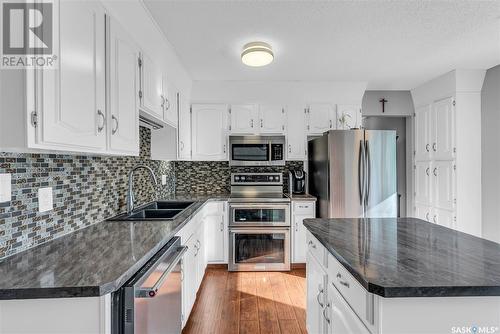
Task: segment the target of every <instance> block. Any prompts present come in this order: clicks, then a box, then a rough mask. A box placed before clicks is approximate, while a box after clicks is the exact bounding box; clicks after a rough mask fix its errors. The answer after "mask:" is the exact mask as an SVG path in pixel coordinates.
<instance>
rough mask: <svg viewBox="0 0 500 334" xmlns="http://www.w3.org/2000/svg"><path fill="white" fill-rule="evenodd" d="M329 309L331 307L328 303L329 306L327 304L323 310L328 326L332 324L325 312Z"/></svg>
mask: <svg viewBox="0 0 500 334" xmlns="http://www.w3.org/2000/svg"><path fill="white" fill-rule="evenodd" d="M329 307H330V303H327V304H326V307H325V308H324V309H323V318H325V320H326V322H327V323H328V324H330V322H331V321H330V319H328V317H327V316H326V313H325V312H326V310H327V309H328V308H329Z"/></svg>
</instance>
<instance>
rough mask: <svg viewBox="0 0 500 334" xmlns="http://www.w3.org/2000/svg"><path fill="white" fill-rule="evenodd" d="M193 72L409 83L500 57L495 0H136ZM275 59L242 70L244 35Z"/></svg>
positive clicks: (199, 75)
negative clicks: (270, 50)
mask: <svg viewBox="0 0 500 334" xmlns="http://www.w3.org/2000/svg"><path fill="white" fill-rule="evenodd" d="M144 1H145V3H146V6H147V7H148V8H149V10H150V11H151V13H152V15H153V17H154V18H155V20H156V21H157V22H158V24H159V26H160V28H161V29H162V30H163V32H164V33H165V35H166V37H167V39H168V40H169V41H170V43H171V44H172V45H173V47H174V48H175V50H176V52H177V53H178V55H179V57H180V59H181V62H182V63H183V64H184V65H185V66H186V69H187V70H188V71H189V72H190V74H191V76H192V77H193V79H194V80H237V81H248V80H251V81H260V80H264V81H267V80H270V81H281V80H294V81H295V80H298V81H366V82H368V88H369V89H411V88H414V87H416V86H418V85H419V84H421V83H423V82H425V81H427V80H429V79H431V78H434V77H436V76H438V75H440V74H443V73H445V72H448V71H450V70H452V69H455V68H462V69H486V68H490V67H493V66H495V65H497V64H500V1H496V0H494V1H473V0H469V1H457V0H449V1H416V0H414V1H410V0H404V1H403V0H401V1H397V0H394V1H376V0H372V1H262V0H261V1H258V0H257V1H250V0H246V1H245V0H243V1H235V0H233V1H230V0H226V1H211V0H205V1H190V0H166V1H160V0H144ZM256 40H262V41H265V42H268V43H270V44H271V45H272V46H273V49H274V51H275V61H274V62H273V63H272V64H271V65H269V66H266V67H263V68H250V67H246V66H245V65H243V64H242V63H241V61H240V53H241V48H242V47H243V45H244V44H245V43H247V42H251V41H256Z"/></svg>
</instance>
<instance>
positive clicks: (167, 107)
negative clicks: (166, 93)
mask: <svg viewBox="0 0 500 334" xmlns="http://www.w3.org/2000/svg"><path fill="white" fill-rule="evenodd" d="M168 109H170V100H169V99H165V110H168Z"/></svg>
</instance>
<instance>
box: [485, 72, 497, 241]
mask: <svg viewBox="0 0 500 334" xmlns="http://www.w3.org/2000/svg"><path fill="white" fill-rule="evenodd" d="M481 126H482V132H481V138H482V142H481V145H482V176H481V177H482V182H481V183H482V198H483V203H482V211H483V213H482V215H483V237H484V238H487V239H490V240H493V241H496V242H500V65H498V66H496V67H493V68H490V69H489V70H488V71H487V72H486V77H485V79H484V84H483V89H482V93H481Z"/></svg>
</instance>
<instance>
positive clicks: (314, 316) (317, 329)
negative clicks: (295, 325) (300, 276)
mask: <svg viewBox="0 0 500 334" xmlns="http://www.w3.org/2000/svg"><path fill="white" fill-rule="evenodd" d="M306 277H307V301H306V305H307V306H306V307H307V313H306V327H307V332H308V333H311V334H316V333H317V334H319V333H325V319H324V315H323V311H324V308H325V301H326V287H325V285H326V271H325V269H324V268H323V266H322V265H321V264H320V263H319V262H318V260H317V259H316V258H315V257H314V255H313V253H311V252H308V253H307V266H306Z"/></svg>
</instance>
